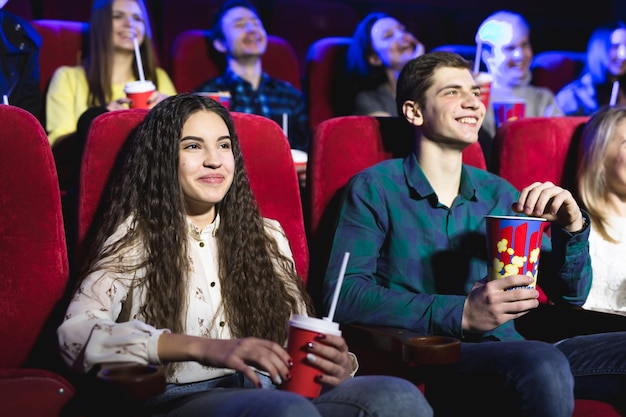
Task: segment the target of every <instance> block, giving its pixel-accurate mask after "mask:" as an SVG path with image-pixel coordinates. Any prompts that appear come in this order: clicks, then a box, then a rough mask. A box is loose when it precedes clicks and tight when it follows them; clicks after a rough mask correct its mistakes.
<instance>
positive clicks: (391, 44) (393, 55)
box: [370, 17, 424, 71]
mask: <svg viewBox="0 0 626 417" xmlns="http://www.w3.org/2000/svg"><path fill="white" fill-rule="evenodd" d="M370 37H371V40H372V49H374V52H375V54H376V56H374V57H371V58H370V63H372V64H373V65H382V66H384V67H385V68H390V69H393V70H396V71H400V70H402V68H403V67H404V65H405V64H406V63H407V62H409V61H410V60H411V59H413V58H416V57H418V56H420V55H422V54H423V53H424V45H422V43H421V42H420V41H418V40H417V39H415V36H413V35H412V34H411V33H409V32H407V30H406V28H405V27H404V26H403V25H401V24H400V22H398V21H397V20H396V19H394V18H392V17H383V18H381V19H378V20H377V21H376V22H375V23H374V24H373V25H372V30H371V32H370Z"/></svg>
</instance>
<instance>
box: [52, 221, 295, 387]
mask: <svg viewBox="0 0 626 417" xmlns="http://www.w3.org/2000/svg"><path fill="white" fill-rule="evenodd" d="M188 225H189V234H188V244H189V256H190V261H191V262H190V263H191V270H190V273H189V291H188V300H187V301H188V304H187V305H188V309H187V313H186V317H185V333H186V334H188V335H194V336H201V337H206V338H213V339H229V338H231V332H230V328H229V326H228V323H227V322H226V320H225V317H224V311H223V308H219V306H220V303H221V301H222V299H221V292H220V280H219V278H218V264H217V262H216V259H217V240H216V238H215V236H214V235H213V231H214V230H215V228H216V227H219V216H218V217H217V218H216V221H215V222H214V223H213V224H211V225H209V226H208V227H205V228H204V229H203V230H199V229H198V228H197V227H196V226H194V225H193V224H191V223H190V222H188ZM131 226H132V220H131V219H127V220H126V221H125V222H124V223H123V224H121V225H120V227H119V228H118V230H117V231H116V232H115V233H114V234H113V236H111V237H110V238H109V239H108V240H107V244H110V243H111V242H114V241H117V240H118V239H119V238H120V237H121V236H122V235H124V234H126V233H127V232H128V230H129V228H130V227H131ZM265 227H266V230H267V231H268V232H269V233H270V234H271V235H272V236H273V237H274V239H276V242H277V243H278V247H279V249H280V251H281V252H282V254H283V255H285V256H287V257H289V258H292V259H293V256H292V253H291V248H290V247H289V242H288V240H287V237H286V236H285V233H284V231H283V229H282V227H281V226H280V224H279V223H278V222H277V221H275V220H270V219H265ZM142 253H143V248H140V247H133V248H130V249H129V250H128V251H127V253H126V254H125V258H124V260H123V261H124V263H125V264H127V262H128V261H129V260H130V261H133V260H134V259H137V260H139V259H141V258H142ZM143 273H144V271H142V270H139V271H137V272H136V273H134V274H133V275H132V276H130V274H126V275H125V274H122V273H114V272H111V271H106V270H99V271H96V272H93V273H91V274H90V275H89V276H88V277H87V278H86V279H85V280H84V281H83V283H82V284H81V287H80V291H78V292H77V293H76V294H75V295H74V297H73V299H72V301H71V303H70V305H69V307H68V310H67V313H66V316H65V320H64V321H63V323H62V324H61V326H60V327H59V328H58V330H57V335H58V339H59V346H60V350H61V354H62V356H63V358H64V360H65V361H66V362H67V363H68V365H70V366H72V367H73V368H74V369H76V370H78V371H81V372H88V371H89V370H90V369H91V368H92V367H93V366H94V365H96V364H98V363H103V362H136V363H142V364H148V363H152V364H159V363H161V362H160V360H159V357H158V354H157V343H158V339H159V336H160V335H161V334H163V333H164V332H169V330H168V329H157V328H155V327H153V326H150V325H148V324H146V323H144V322H143V321H141V317H140V314H139V311H140V307H141V306H142V304H143V302H144V300H145V292H144V290H145V288H135V289H134V290H133V291H132V293H130V294H129V291H128V289H129V285H128V284H129V283H130V282H132V280H133V279H134V278H135V277H141V276H142V274H143ZM288 285H289V284H288ZM288 291H290V292H293V293H294V294H295V293H296V291H297V289H296V287H295V285H292V288H288ZM129 299H130V303H129V302H128V301H129ZM122 307H124V315H125V316H127V317H128V321H123V322H119V323H118V322H117V320H118V318H119V316H120V313H122ZM298 310H299V311H296V312H294V313H295V314H306V307H305V305H304V301H302V302H301V304H300V306H299V308H298ZM127 313H128V314H127ZM207 318H209V320H208V319H207ZM210 318H212V320H210ZM233 372H234V371H233V370H231V369H221V368H213V367H208V366H203V365H201V364H199V363H197V362H180V363H178V364H177V365H176V367H175V371H174V374H173V375H172V377H170V378H168V382H172V383H189V382H195V381H202V380H208V379H212V378H216V377H219V376H223V375H226V374H230V373H233Z"/></svg>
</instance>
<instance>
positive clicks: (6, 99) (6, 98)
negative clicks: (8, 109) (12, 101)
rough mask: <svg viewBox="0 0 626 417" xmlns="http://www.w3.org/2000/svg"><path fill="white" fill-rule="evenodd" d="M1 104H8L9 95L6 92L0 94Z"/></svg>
mask: <svg viewBox="0 0 626 417" xmlns="http://www.w3.org/2000/svg"><path fill="white" fill-rule="evenodd" d="M2 104H5V105H7V106H8V105H9V96H7V95H6V94H3V95H2Z"/></svg>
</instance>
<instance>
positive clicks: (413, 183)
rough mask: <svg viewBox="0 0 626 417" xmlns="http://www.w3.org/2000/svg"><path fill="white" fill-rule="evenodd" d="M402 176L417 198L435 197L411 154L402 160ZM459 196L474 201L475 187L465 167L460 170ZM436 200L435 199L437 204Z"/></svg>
mask: <svg viewBox="0 0 626 417" xmlns="http://www.w3.org/2000/svg"><path fill="white" fill-rule="evenodd" d="M404 175H405V177H406V181H407V184H408V185H409V187H411V188H412V189H413V190H415V192H416V193H417V195H418V196H419V198H421V199H424V198H428V197H429V196H435V197H436V196H437V194H435V190H433V188H432V186H431V185H430V182H429V181H428V178H426V175H425V174H424V171H422V167H420V165H419V162H417V156H416V155H415V153H413V152H411V153H410V154H409V155H407V156H406V157H405V159H404ZM459 195H460V196H461V197H462V198H463V199H465V200H468V201H472V200H474V201H475V200H476V185H475V184H474V181H473V179H472V177H471V175H467V169H466V167H465V165H463V167H462V168H461V184H460V186H459ZM437 201H438V199H435V202H437Z"/></svg>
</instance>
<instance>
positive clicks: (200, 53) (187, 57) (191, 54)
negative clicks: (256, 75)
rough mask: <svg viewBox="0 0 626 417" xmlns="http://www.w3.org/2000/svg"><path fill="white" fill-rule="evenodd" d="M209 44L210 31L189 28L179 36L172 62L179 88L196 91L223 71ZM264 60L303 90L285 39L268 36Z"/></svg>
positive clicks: (273, 71) (275, 74) (267, 68)
mask: <svg viewBox="0 0 626 417" xmlns="http://www.w3.org/2000/svg"><path fill="white" fill-rule="evenodd" d="M210 46H211V41H210V40H209V32H208V31H207V30H187V31H185V32H183V33H181V34H180V35H178V36H177V37H176V40H175V42H174V46H173V48H172V56H171V63H170V65H171V68H172V71H171V72H172V82H173V83H174V86H175V87H176V91H178V92H179V93H185V92H189V91H193V90H194V89H195V88H196V87H198V86H199V85H200V84H202V83H203V82H204V81H206V80H208V79H209V78H213V77H217V76H218V75H220V73H222V72H223V71H222V69H220V68H219V67H218V65H217V64H216V63H215V62H214V61H213V59H212V58H211V56H210V55H209V47H210ZM262 62H263V69H264V70H265V72H267V73H268V74H269V75H271V76H272V77H274V78H278V79H280V80H283V81H287V82H289V83H290V84H291V85H293V86H294V87H296V88H297V89H298V90H300V89H301V87H302V86H301V81H300V67H299V65H298V61H297V58H296V54H295V52H294V49H293V48H292V47H291V45H290V44H289V43H288V42H287V41H286V40H285V39H283V38H279V37H277V36H271V35H268V37H267V50H266V51H265V54H264V55H263V58H262Z"/></svg>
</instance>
